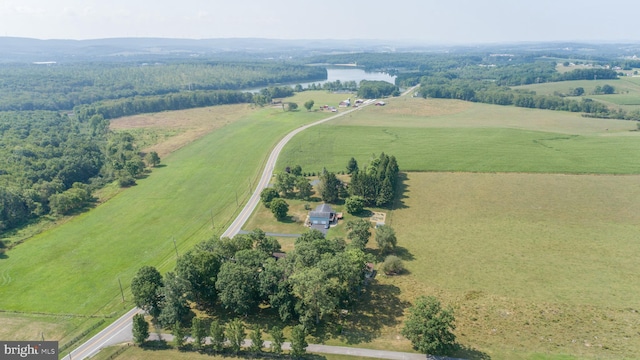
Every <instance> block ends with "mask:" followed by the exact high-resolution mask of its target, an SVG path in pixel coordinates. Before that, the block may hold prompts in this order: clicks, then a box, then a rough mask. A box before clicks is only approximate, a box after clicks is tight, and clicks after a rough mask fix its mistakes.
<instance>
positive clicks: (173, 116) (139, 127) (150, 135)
mask: <svg viewBox="0 0 640 360" xmlns="http://www.w3.org/2000/svg"><path fill="white" fill-rule="evenodd" d="M253 111H255V110H254V109H252V107H251V105H248V104H236V105H221V106H214V107H206V108H196V109H189V110H179V111H164V112H159V113H151V114H141V115H134V116H127V117H123V118H119V119H114V120H111V122H110V126H109V128H110V129H111V130H114V131H127V132H130V133H131V134H132V135H134V136H135V138H136V143H137V145H138V147H139V148H140V149H144V151H156V152H157V153H158V155H160V157H161V158H162V157H164V156H167V155H169V154H170V153H172V152H174V151H176V150H178V149H180V148H181V147H183V146H185V145H187V144H189V143H191V142H193V141H195V140H197V139H199V138H201V137H203V136H204V135H206V134H208V133H210V132H211V131H214V130H216V129H219V128H221V127H223V126H225V125H228V124H230V123H232V122H234V121H236V120H238V119H239V118H241V117H242V116H246V115H248V114H249V113H251V112H253Z"/></svg>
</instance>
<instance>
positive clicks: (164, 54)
mask: <svg viewBox="0 0 640 360" xmlns="http://www.w3.org/2000/svg"><path fill="white" fill-rule="evenodd" d="M509 51H518V52H522V51H530V52H532V53H534V52H536V53H540V52H550V53H575V54H583V55H588V54H593V55H599V54H616V55H618V56H633V55H636V54H637V55H639V56H640V44H637V43H635V44H634V43H626V44H625V43H599V44H598V43H593V44H590V43H575V42H546V43H545V42H540V43H514V44H477V45H433V44H431V45H429V44H424V43H421V42H420V41H417V40H415V41H410V40H397V41H395V40H394V41H392V40H371V39H352V40H331V39H310V40H282V39H262V38H218V39H176V38H108V39H94V40H39V39H32V38H19V37H0V62H3V63H7V62H77V61H130V60H145V59H146V60H149V61H153V60H154V59H185V58H199V57H203V58H220V59H225V58H230V59H231V58H233V59H236V60H237V59H238V58H247V59H258V58H283V59H288V58H292V57H293V58H301V57H308V56H312V55H318V54H339V53H350V52H447V53H469V52H497V53H506V52H509Z"/></svg>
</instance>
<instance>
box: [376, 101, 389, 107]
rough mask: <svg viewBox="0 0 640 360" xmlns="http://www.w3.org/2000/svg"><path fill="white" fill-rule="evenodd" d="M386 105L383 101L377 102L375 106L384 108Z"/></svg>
mask: <svg viewBox="0 0 640 360" xmlns="http://www.w3.org/2000/svg"><path fill="white" fill-rule="evenodd" d="M386 104H387V103H385V102H384V101H378V102H376V104H375V105H376V106H385V105H386Z"/></svg>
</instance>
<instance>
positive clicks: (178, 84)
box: [0, 61, 327, 111]
mask: <svg viewBox="0 0 640 360" xmlns="http://www.w3.org/2000/svg"><path fill="white" fill-rule="evenodd" d="M0 78H1V79H2V80H3V81H2V82H0V111H5V110H70V109H73V108H74V107H75V106H78V105H82V104H92V103H94V102H97V101H100V100H109V99H111V100H113V99H121V98H132V97H135V96H157V95H166V94H170V93H180V92H182V91H193V90H208V91H210V90H241V89H250V88H256V87H262V86H268V85H270V84H278V83H289V82H298V81H304V82H307V81H314V80H322V79H326V78H327V72H326V69H324V68H322V67H317V66H302V65H295V64H286V63H273V62H266V61H256V62H191V63H167V64H156V65H147V64H140V63H86V64H83V63H73V64H69V65H66V64H50V65H46V66H44V65H34V64H3V65H2V66H0Z"/></svg>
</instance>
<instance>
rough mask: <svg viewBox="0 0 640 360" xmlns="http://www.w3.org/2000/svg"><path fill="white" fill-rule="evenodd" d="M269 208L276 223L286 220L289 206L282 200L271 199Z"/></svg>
mask: <svg viewBox="0 0 640 360" xmlns="http://www.w3.org/2000/svg"><path fill="white" fill-rule="evenodd" d="M269 208H270V209H271V212H272V213H273V216H275V217H276V219H277V220H278V221H282V220H284V219H286V218H287V213H288V212H289V204H287V202H286V201H284V199H280V198H277V199H273V200H272V201H271V205H270V206H269Z"/></svg>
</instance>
